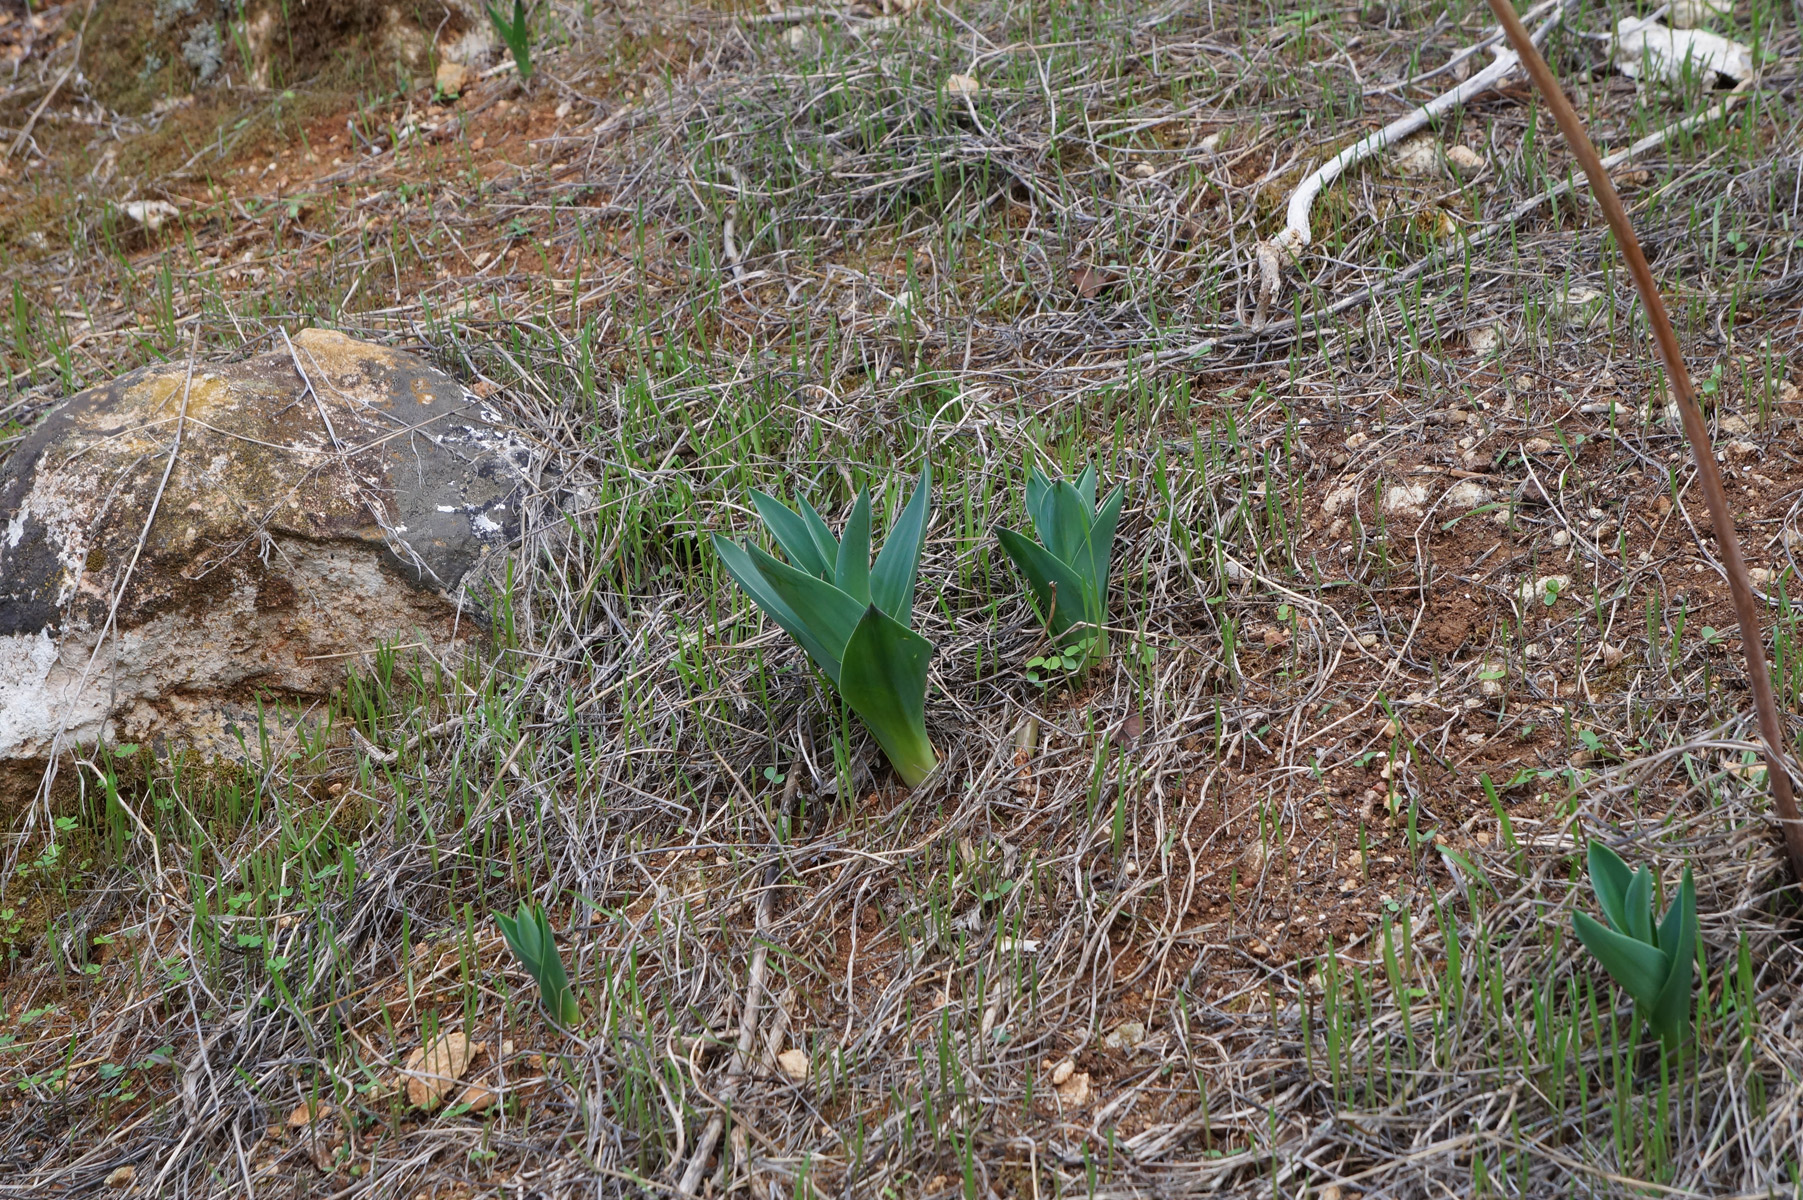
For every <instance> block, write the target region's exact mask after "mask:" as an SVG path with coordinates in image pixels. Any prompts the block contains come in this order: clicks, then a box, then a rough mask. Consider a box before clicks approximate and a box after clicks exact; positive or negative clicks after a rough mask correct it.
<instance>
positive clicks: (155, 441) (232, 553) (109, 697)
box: [0, 329, 532, 806]
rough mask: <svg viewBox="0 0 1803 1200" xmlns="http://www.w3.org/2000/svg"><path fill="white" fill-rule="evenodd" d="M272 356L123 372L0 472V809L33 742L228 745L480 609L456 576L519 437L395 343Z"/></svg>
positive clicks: (325, 336) (498, 530) (496, 519)
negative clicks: (265, 700)
mask: <svg viewBox="0 0 1803 1200" xmlns="http://www.w3.org/2000/svg"><path fill="white" fill-rule="evenodd" d="M293 353H294V356H293V357H291V356H290V354H289V352H288V350H287V348H286V347H283V348H282V349H280V350H278V351H276V352H274V353H271V354H265V355H262V356H259V357H256V358H251V359H248V360H245V361H242V362H236V363H230V364H220V365H208V364H204V363H202V364H197V365H196V366H195V368H194V374H193V379H192V383H191V384H190V385H188V386H186V388H184V378H185V375H186V370H185V363H179V362H178V363H174V364H165V365H162V366H155V367H146V368H143V369H140V370H137V371H133V372H131V373H129V374H127V375H124V376H121V377H120V378H118V379H115V380H113V381H112V382H111V383H107V384H103V385H101V386H99V387H96V388H92V389H90V390H88V391H85V392H82V393H79V394H77V395H75V396H72V397H70V398H69V399H68V400H66V401H64V402H63V403H62V404H60V405H58V406H56V407H55V408H53V409H52V410H51V411H50V412H49V414H48V415H47V416H45V417H44V419H43V420H42V421H40V422H39V423H38V425H37V427H36V428H35V429H33V430H32V432H31V433H30V434H29V435H28V436H27V437H26V439H25V440H24V441H23V442H22V443H21V444H20V445H19V446H18V447H17V448H16V449H15V450H14V451H13V453H12V455H11V457H10V458H9V459H8V460H7V461H6V462H5V463H4V464H0V806H3V805H4V804H5V803H6V801H8V800H9V799H10V798H11V797H12V796H13V795H16V794H17V787H18V784H19V783H20V781H21V779H22V780H23V782H24V784H25V785H26V786H27V787H30V788H35V786H36V784H37V778H36V776H37V774H38V773H39V772H41V770H42V767H43V764H44V762H45V761H46V760H47V758H48V757H49V755H50V754H51V751H52V747H53V745H56V744H60V746H61V747H63V748H67V747H69V746H71V745H75V744H86V745H91V744H93V743H94V742H95V741H97V740H101V741H106V742H115V741H130V742H144V741H151V740H153V739H158V738H168V739H170V740H171V741H172V742H176V743H181V744H187V745H192V746H194V747H196V748H197V749H200V750H201V751H203V752H207V753H212V754H228V755H229V754H234V753H240V752H241V751H240V749H239V748H240V745H241V743H240V742H239V740H238V738H239V735H240V734H243V735H244V736H245V738H246V741H248V743H249V744H250V745H251V746H253V747H254V746H256V745H257V724H256V722H257V706H258V696H259V694H267V695H270V696H272V697H277V698H281V699H283V700H288V701H296V700H299V701H305V700H308V699H314V698H318V697H322V696H325V695H327V694H329V693H330V692H331V691H332V690H333V689H335V688H336V687H338V686H339V685H340V683H341V682H342V680H343V677H344V670H345V664H346V662H347V661H348V660H350V659H351V658H353V657H354V656H356V655H357V654H358V653H360V652H363V651H367V650H371V649H374V648H375V647H376V646H377V645H378V644H379V643H382V642H384V641H386V642H389V643H391V644H394V643H408V642H413V643H422V642H423V643H426V644H429V645H431V646H436V647H446V646H448V645H449V643H450V641H451V639H452V637H453V634H456V635H458V636H466V635H469V634H471V633H472V632H474V630H473V629H472V620H473V618H476V617H478V616H485V615H486V608H485V603H486V602H484V601H481V600H479V599H474V598H473V594H472V593H471V592H469V591H467V590H466V585H469V586H474V585H475V584H476V582H477V581H478V580H480V579H482V578H483V577H484V576H485V572H486V570H487V569H488V568H489V567H491V566H495V565H498V564H499V563H500V562H501V561H502V560H503V556H502V555H499V554H497V553H495V552H496V551H498V550H499V549H500V548H501V547H503V546H505V545H507V544H508V543H509V541H510V540H511V539H512V538H513V537H514V536H516V535H517V533H518V530H519V505H520V503H521V500H522V496H523V491H524V488H525V485H526V478H527V472H528V470H529V468H530V466H531V460H532V456H531V452H530V450H529V448H528V447H527V445H526V443H525V442H524V441H523V440H521V439H520V438H519V437H518V436H517V435H516V434H513V433H510V432H508V431H507V430H506V429H504V428H503V427H502V425H501V423H500V418H499V417H498V416H497V414H496V413H494V412H493V411H490V410H488V409H486V408H485V407H484V406H483V404H482V403H481V402H480V401H479V400H477V399H476V398H475V397H474V396H473V395H471V394H470V393H468V392H466V391H465V390H464V389H463V388H462V387H461V386H459V385H458V383H457V382H456V381H455V380H453V379H451V378H450V377H449V376H447V375H445V374H443V373H441V372H439V371H437V370H435V369H433V368H432V367H430V366H429V365H427V364H426V363H425V362H424V361H423V360H421V359H419V358H417V357H415V356H414V355H411V354H407V353H404V352H401V351H397V350H390V349H387V348H385V347H382V346H376V345H372V344H370V343H367V342H359V341H355V340H353V339H351V338H348V337H344V336H343V335H341V334H337V333H332V332H328V331H325V330H315V329H309V330H306V331H303V332H302V333H300V334H297V335H296V336H295V337H294V339H293ZM296 358H298V359H299V361H300V362H301V363H302V364H304V367H305V370H306V373H307V379H308V380H310V381H311V384H312V386H311V387H308V386H307V382H306V381H305V380H303V378H302V375H301V373H300V371H299V370H297V369H296V366H295V362H296ZM184 392H185V395H186V402H185V405H184ZM184 407H185V419H184V418H183V413H184ZM327 420H329V427H328V425H327ZM178 426H179V428H180V449H179V453H178V454H177V455H176V457H175V462H174V465H173V467H170V465H169V464H170V449H171V446H172V444H174V442H175V440H176V435H177V429H178ZM335 446H336V447H342V448H343V449H342V450H339V449H335ZM166 470H167V483H166V486H165V485H164V484H163V483H162V481H163V478H164V474H165V471H166ZM159 488H161V489H162V491H161V496H160V498H159V494H158V493H159ZM153 506H154V519H153V520H150V521H149V524H148V531H147V533H146V522H147V518H151V517H152V516H153ZM140 535H145V536H144V540H143V545H142V549H141V552H140V548H139V539H140ZM121 589H122V590H121ZM115 597H117V599H116V600H115ZM115 604H116V606H117V611H116V613H114V614H113V616H112V618H111V620H110V622H109V610H110V609H112V608H113V607H114V605H115ZM460 607H461V613H460V611H459V609H460ZM103 634H105V635H106V636H105V641H104V644H102V635H103ZM9 781H10V782H9Z"/></svg>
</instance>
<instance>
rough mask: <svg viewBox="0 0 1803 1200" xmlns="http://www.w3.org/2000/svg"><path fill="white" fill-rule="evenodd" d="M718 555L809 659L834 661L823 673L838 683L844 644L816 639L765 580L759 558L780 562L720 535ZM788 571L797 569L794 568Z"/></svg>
mask: <svg viewBox="0 0 1803 1200" xmlns="http://www.w3.org/2000/svg"><path fill="white" fill-rule="evenodd" d="M714 553H715V554H717V555H719V556H720V562H721V564H722V565H724V566H725V567H726V573H727V574H728V575H731V576H732V577H733V580H734V581H735V582H737V583H738V585H739V586H740V587H742V588H744V589H745V594H746V595H747V596H750V597H751V599H752V602H753V603H754V604H756V605H757V606H758V607H759V608H761V609H763V611H764V615H765V616H767V617H769V618H770V619H771V620H772V621H775V622H776V623H777V625H778V626H780V627H781V628H782V630H783V632H785V633H787V634H788V635H789V636H790V637H792V638H794V639H795V640H796V641H797V642H798V643H800V645H801V648H802V649H803V650H806V651H807V652H808V657H809V658H811V659H813V660H814V661H815V662H816V663H821V664H824V663H826V662H829V661H830V662H831V663H832V664H833V666H832V667H831V669H828V668H827V667H826V666H824V665H822V666H821V670H823V671H825V672H826V674H827V677H828V678H831V679H835V680H836V679H837V678H838V677H839V669H838V661H839V659H838V655H839V653H840V651H841V650H842V649H843V643H841V644H839V645H833V646H829V645H827V643H826V642H825V641H823V640H822V639H821V638H819V637H816V636H815V633H814V630H813V629H812V628H811V627H810V626H809V624H808V622H807V621H806V620H804V619H803V618H802V615H801V614H800V613H798V612H796V611H795V610H794V608H792V607H791V606H790V604H789V602H788V601H787V600H786V599H784V598H783V596H782V594H781V593H779V592H778V591H777V590H776V589H775V588H773V587H772V586H771V585H770V583H769V582H768V581H767V580H766V579H765V578H764V572H763V570H762V568H761V567H760V566H759V565H758V559H763V560H765V561H769V562H775V561H776V560H775V559H773V558H771V557H770V556H769V555H767V554H765V553H763V551H761V550H760V551H758V552H757V555H758V558H757V559H754V558H753V557H752V555H751V553H750V552H749V551H748V550H747V549H746V548H745V547H743V546H741V545H739V544H738V543H737V542H729V541H727V540H726V539H725V538H723V537H721V536H720V535H719V534H715V535H714ZM787 569H788V570H791V571H794V570H795V568H793V567H788V568H787ZM796 574H799V575H803V576H805V577H806V578H808V579H813V578H814V577H813V576H812V575H808V574H807V572H805V571H796ZM821 586H822V587H828V588H830V587H832V585H831V584H829V583H824V582H822V583H821ZM835 590H837V589H835ZM841 594H843V593H841Z"/></svg>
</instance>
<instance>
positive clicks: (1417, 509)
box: [1384, 483, 1427, 517]
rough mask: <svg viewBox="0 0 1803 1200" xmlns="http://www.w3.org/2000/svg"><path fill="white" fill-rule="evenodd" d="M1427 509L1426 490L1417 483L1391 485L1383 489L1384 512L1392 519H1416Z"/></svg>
mask: <svg viewBox="0 0 1803 1200" xmlns="http://www.w3.org/2000/svg"><path fill="white" fill-rule="evenodd" d="M1426 507H1427V489H1426V488H1424V487H1422V486H1421V485H1420V484H1418V483H1393V484H1391V485H1390V486H1389V487H1387V488H1385V489H1384V512H1386V513H1388V514H1389V515H1390V516H1392V517H1418V516H1420V515H1421V512H1422V510H1423V509H1425V508H1426Z"/></svg>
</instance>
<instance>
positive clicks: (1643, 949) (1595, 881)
mask: <svg viewBox="0 0 1803 1200" xmlns="http://www.w3.org/2000/svg"><path fill="white" fill-rule="evenodd" d="M1588 857H1589V862H1590V886H1591V888H1592V890H1594V891H1595V892H1596V901H1597V905H1598V906H1599V907H1600V908H1602V910H1603V920H1604V921H1607V922H1608V924H1607V925H1604V924H1603V923H1602V922H1600V921H1598V920H1597V919H1596V918H1594V917H1592V916H1591V915H1590V914H1589V913H1582V912H1578V913H1573V914H1572V923H1573V925H1575V926H1576V928H1577V933H1578V940H1579V941H1581V942H1583V943H1584V945H1585V947H1586V948H1588V949H1589V951H1590V953H1591V954H1593V955H1595V956H1596V960H1597V961H1598V962H1600V963H1602V964H1603V969H1604V970H1606V971H1608V972H1609V976H1610V978H1612V979H1614V980H1615V982H1616V983H1617V984H1619V985H1620V986H1621V988H1622V990H1624V991H1626V992H1627V993H1628V995H1629V996H1631V997H1633V1000H1634V1009H1635V1011H1636V1012H1637V1013H1638V1014H1639V1015H1640V1017H1641V1019H1642V1020H1644V1021H1645V1022H1646V1023H1647V1024H1648V1025H1649V1026H1651V1027H1652V1030H1653V1032H1654V1033H1657V1034H1658V1035H1659V1036H1660V1038H1661V1039H1663V1040H1664V1042H1665V1044H1666V1045H1667V1046H1669V1047H1676V1046H1677V1045H1679V1043H1681V1042H1682V1041H1683V1040H1684V1038H1685V1035H1686V1034H1687V1033H1688V1032H1689V1029H1690V985H1691V980H1692V978H1693V976H1694V974H1695V971H1696V958H1697V885H1696V881H1695V879H1693V878H1692V877H1691V873H1690V869H1689V868H1688V867H1687V868H1685V871H1684V881H1683V882H1682V883H1680V884H1679V885H1678V895H1677V897H1676V898H1675V899H1673V901H1672V903H1671V907H1670V908H1668V909H1666V911H1665V917H1664V918H1663V919H1662V920H1660V921H1659V923H1658V927H1657V928H1655V927H1654V924H1653V872H1652V869H1651V868H1650V867H1645V866H1643V867H1641V868H1640V869H1639V870H1638V871H1632V872H1630V871H1629V870H1628V864H1627V863H1625V862H1623V861H1622V860H1621V856H1620V855H1619V854H1617V853H1615V851H1613V850H1611V849H1609V847H1607V846H1605V845H1603V844H1602V843H1601V842H1596V841H1593V842H1591V843H1590V852H1589V856H1588Z"/></svg>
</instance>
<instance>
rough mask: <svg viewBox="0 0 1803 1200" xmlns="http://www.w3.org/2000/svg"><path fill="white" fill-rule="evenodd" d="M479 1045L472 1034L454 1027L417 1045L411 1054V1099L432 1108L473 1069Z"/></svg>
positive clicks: (416, 1106)
mask: <svg viewBox="0 0 1803 1200" xmlns="http://www.w3.org/2000/svg"><path fill="white" fill-rule="evenodd" d="M474 1057H475V1047H473V1046H472V1045H471V1044H470V1040H469V1038H467V1037H465V1036H464V1035H463V1034H462V1033H460V1032H457V1031H455V1030H453V1031H452V1032H450V1033H446V1034H442V1035H440V1036H439V1038H438V1040H437V1041H435V1042H433V1043H432V1044H431V1045H430V1046H420V1047H417V1048H416V1049H415V1050H414V1051H413V1053H412V1054H409V1055H408V1056H407V1066H406V1068H405V1074H406V1075H407V1102H408V1103H409V1104H411V1105H413V1107H415V1108H423V1109H425V1110H426V1111H428V1112H430V1111H431V1110H432V1109H434V1108H437V1107H438V1105H439V1103H440V1102H441V1101H442V1100H443V1099H444V1098H445V1093H447V1092H449V1091H450V1090H451V1088H452V1087H454V1086H455V1085H456V1083H457V1081H458V1080H459V1079H461V1078H463V1073H464V1072H465V1071H467V1070H469V1069H470V1059H472V1058H474Z"/></svg>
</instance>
